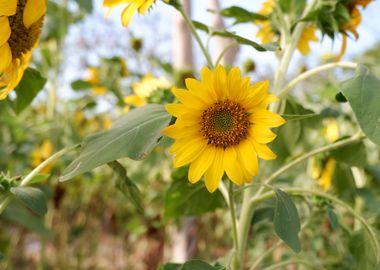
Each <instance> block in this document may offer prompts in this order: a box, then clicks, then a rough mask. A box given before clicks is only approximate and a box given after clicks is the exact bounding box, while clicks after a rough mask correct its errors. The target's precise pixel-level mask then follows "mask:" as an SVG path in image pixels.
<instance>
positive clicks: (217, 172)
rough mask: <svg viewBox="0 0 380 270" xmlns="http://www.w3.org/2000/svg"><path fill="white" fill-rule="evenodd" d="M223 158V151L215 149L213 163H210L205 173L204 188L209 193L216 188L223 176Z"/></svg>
mask: <svg viewBox="0 0 380 270" xmlns="http://www.w3.org/2000/svg"><path fill="white" fill-rule="evenodd" d="M223 157H224V150H223V149H222V148H215V158H214V161H213V162H212V163H211V166H210V167H209V168H208V170H207V171H206V172H205V184H206V188H207V190H208V191H209V192H211V193H212V192H214V191H215V190H216V189H217V188H218V186H219V182H220V180H221V179H222V176H223V174H224V169H223Z"/></svg>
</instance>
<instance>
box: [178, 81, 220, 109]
mask: <svg viewBox="0 0 380 270" xmlns="http://www.w3.org/2000/svg"><path fill="white" fill-rule="evenodd" d="M185 84H186V88H187V89H189V91H190V93H191V94H193V95H194V96H196V97H197V98H199V99H200V100H201V101H202V102H203V103H205V104H212V103H213V100H214V96H213V94H212V93H211V92H210V91H208V89H207V88H206V89H205V87H204V86H203V84H202V83H201V82H200V81H197V80H196V79H193V78H188V79H186V80H185Z"/></svg>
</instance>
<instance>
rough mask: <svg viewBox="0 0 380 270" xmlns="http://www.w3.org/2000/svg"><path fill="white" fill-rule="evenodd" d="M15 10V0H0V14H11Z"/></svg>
mask: <svg viewBox="0 0 380 270" xmlns="http://www.w3.org/2000/svg"><path fill="white" fill-rule="evenodd" d="M16 11H17V0H0V16H12V15H15V14H16Z"/></svg>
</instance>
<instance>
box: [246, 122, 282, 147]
mask: <svg viewBox="0 0 380 270" xmlns="http://www.w3.org/2000/svg"><path fill="white" fill-rule="evenodd" d="M250 136H251V138H253V139H254V140H255V141H256V142H258V143H270V142H271V141H273V140H274V139H275V138H276V136H277V135H276V134H274V133H273V131H271V130H270V129H269V128H267V127H265V126H260V125H253V127H252V128H251V135H250Z"/></svg>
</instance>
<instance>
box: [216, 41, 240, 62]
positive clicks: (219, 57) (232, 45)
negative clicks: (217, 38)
mask: <svg viewBox="0 0 380 270" xmlns="http://www.w3.org/2000/svg"><path fill="white" fill-rule="evenodd" d="M236 45H238V43H237V42H236V41H232V42H231V43H229V44H228V45H227V46H226V47H225V48H224V49H223V51H222V52H221V53H220V54H219V56H218V59H217V60H216V62H215V66H217V65H219V64H220V62H221V61H222V59H223V57H224V55H225V54H226V53H227V52H228V50H229V49H231V48H232V47H234V46H236Z"/></svg>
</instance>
